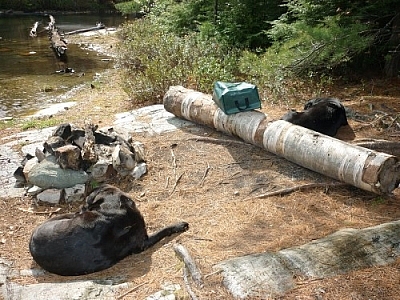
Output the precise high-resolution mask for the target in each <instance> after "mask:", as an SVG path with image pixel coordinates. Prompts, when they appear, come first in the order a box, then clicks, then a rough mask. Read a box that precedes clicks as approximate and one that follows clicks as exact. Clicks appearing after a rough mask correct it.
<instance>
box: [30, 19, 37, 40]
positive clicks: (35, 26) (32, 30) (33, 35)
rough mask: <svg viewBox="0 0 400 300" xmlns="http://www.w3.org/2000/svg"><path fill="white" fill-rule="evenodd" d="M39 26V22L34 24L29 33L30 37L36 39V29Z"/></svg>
mask: <svg viewBox="0 0 400 300" xmlns="http://www.w3.org/2000/svg"><path fill="white" fill-rule="evenodd" d="M38 26H39V22H35V23H34V24H33V26H32V28H31V31H30V32H29V36H30V37H36V36H37V29H38Z"/></svg>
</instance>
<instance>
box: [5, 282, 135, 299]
mask: <svg viewBox="0 0 400 300" xmlns="http://www.w3.org/2000/svg"><path fill="white" fill-rule="evenodd" d="M127 287H129V286H128V284H125V283H122V284H118V285H111V284H104V283H103V282H101V283H97V282H95V281H91V280H87V281H71V282H63V283H56V282H52V283H36V284H29V285H20V284H17V283H11V282H9V283H7V284H5V285H3V286H2V292H3V296H4V299H24V300H41V299H43V300H45V299H46V300H75V299H76V300H78V299H79V300H86V299H99V300H108V299H109V300H115V299H116V294H117V291H119V290H120V289H122V288H127Z"/></svg>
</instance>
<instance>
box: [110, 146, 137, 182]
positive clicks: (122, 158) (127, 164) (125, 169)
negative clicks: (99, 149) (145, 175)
mask: <svg viewBox="0 0 400 300" xmlns="http://www.w3.org/2000/svg"><path fill="white" fill-rule="evenodd" d="M112 164H113V167H114V169H115V170H116V171H117V172H118V173H119V174H121V175H122V176H127V175H129V173H131V172H132V170H133V169H134V168H135V166H136V161H135V154H134V153H132V152H131V151H130V149H128V147H126V146H125V145H117V146H116V147H115V149H114V152H113V154H112Z"/></svg>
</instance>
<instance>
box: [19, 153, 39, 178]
mask: <svg viewBox="0 0 400 300" xmlns="http://www.w3.org/2000/svg"><path fill="white" fill-rule="evenodd" d="M37 164H39V160H38V159H37V158H36V157H34V158H31V159H30V160H28V161H27V162H26V163H25V166H24V170H23V172H24V175H25V178H28V175H29V172H30V171H31V170H32V168H33V166H35V165H37Z"/></svg>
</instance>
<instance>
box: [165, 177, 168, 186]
mask: <svg viewBox="0 0 400 300" xmlns="http://www.w3.org/2000/svg"><path fill="white" fill-rule="evenodd" d="M168 185H169V176H167V180H166V181H165V188H167V187H168Z"/></svg>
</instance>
